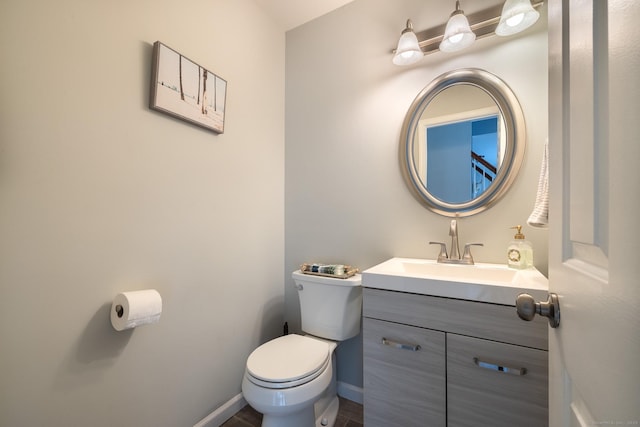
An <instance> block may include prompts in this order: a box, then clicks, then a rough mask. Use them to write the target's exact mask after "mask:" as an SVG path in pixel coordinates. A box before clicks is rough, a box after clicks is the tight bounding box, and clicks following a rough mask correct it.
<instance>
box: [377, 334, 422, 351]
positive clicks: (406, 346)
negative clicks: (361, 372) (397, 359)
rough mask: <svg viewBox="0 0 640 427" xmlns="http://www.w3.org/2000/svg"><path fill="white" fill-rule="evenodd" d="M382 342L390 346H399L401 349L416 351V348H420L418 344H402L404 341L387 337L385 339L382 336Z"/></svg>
mask: <svg viewBox="0 0 640 427" xmlns="http://www.w3.org/2000/svg"><path fill="white" fill-rule="evenodd" d="M382 344H384V345H388V346H390V347H395V348H399V349H401V350H411V351H418V350H420V349H421V348H422V347H420V344H404V343H401V342H397V341H392V340H388V339H386V338H384V337H382Z"/></svg>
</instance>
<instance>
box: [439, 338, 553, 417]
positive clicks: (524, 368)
mask: <svg viewBox="0 0 640 427" xmlns="http://www.w3.org/2000/svg"><path fill="white" fill-rule="evenodd" d="M547 369H548V352H547V351H544V350H538V349H533V348H528V347H521V346H517V345H511V344H503V343H499V342H494V341H488V340H483V339H478V338H471V337H466V336H461V335H456V334H447V386H448V387H447V411H448V426H449V427H477V426H492V427H515V426H517V427H544V426H547V425H548V386H547Z"/></svg>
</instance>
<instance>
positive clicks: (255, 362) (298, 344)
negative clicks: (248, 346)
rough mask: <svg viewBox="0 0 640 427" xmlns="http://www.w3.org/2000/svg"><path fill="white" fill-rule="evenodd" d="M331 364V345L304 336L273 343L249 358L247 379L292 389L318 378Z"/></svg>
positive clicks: (259, 348)
mask: <svg viewBox="0 0 640 427" xmlns="http://www.w3.org/2000/svg"><path fill="white" fill-rule="evenodd" d="M329 363H331V347H330V345H329V343H328V342H325V341H321V340H317V339H314V338H310V337H306V336H302V335H296V334H291V335H285V336H282V337H279V338H276V339H274V340H271V341H269V342H267V343H265V344H263V345H261V346H260V347H258V348H257V349H255V350H254V351H253V353H251V355H250V356H249V358H248V359H247V369H246V373H247V378H248V379H249V381H251V382H252V383H254V384H256V385H258V386H260V387H265V388H272V389H273V388H277V389H280V388H289V387H295V386H298V385H301V384H305V383H307V382H309V381H311V380H313V379H314V378H316V377H318V376H319V375H320V374H321V373H322V372H323V371H324V370H325V369H326V368H327V366H328V364H329Z"/></svg>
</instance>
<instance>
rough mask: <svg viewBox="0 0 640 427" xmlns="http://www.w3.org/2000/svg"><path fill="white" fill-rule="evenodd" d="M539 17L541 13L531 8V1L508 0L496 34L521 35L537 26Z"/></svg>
mask: <svg viewBox="0 0 640 427" xmlns="http://www.w3.org/2000/svg"><path fill="white" fill-rule="evenodd" d="M539 17H540V12H538V11H537V10H535V9H534V8H533V6H531V1H530V0H507V1H505V2H504V7H503V8H502V14H501V15H500V23H499V24H498V26H497V27H496V34H497V35H499V36H510V35H512V34H516V33H519V32H520V31H524V30H526V29H527V28H529V27H530V26H532V25H533V24H535V23H536V21H537V20H538V18H539Z"/></svg>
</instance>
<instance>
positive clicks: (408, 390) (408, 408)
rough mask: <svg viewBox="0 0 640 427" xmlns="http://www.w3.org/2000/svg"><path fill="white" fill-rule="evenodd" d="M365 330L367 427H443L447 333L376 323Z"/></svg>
mask: <svg viewBox="0 0 640 427" xmlns="http://www.w3.org/2000/svg"><path fill="white" fill-rule="evenodd" d="M362 331H363V332H362V333H363V347H364V348H363V350H364V351H363V353H364V367H363V370H364V425H366V426H367V427H390V426H402V427H411V426H430V427H444V426H445V425H446V378H445V367H446V361H445V334H444V333H443V332H437V331H429V330H425V329H421V328H415V327H412V326H406V325H399V324H394V323H390V322H384V321H380V320H374V319H363V326H362ZM417 346H419V349H418V348H417Z"/></svg>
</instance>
